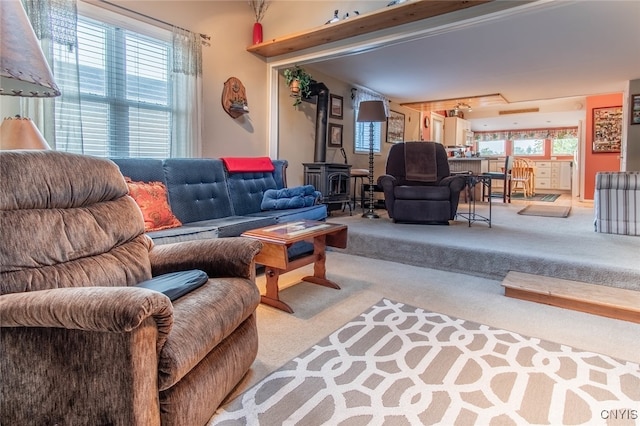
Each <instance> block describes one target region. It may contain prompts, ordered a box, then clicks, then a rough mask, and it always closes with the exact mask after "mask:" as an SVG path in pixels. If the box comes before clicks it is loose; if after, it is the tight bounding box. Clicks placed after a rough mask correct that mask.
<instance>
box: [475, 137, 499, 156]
mask: <svg viewBox="0 0 640 426" xmlns="http://www.w3.org/2000/svg"><path fill="white" fill-rule="evenodd" d="M504 142H505V141H504V140H496V141H478V142H476V144H477V150H478V152H479V153H480V156H481V157H496V156H501V155H505V153H506V150H505V143H504Z"/></svg>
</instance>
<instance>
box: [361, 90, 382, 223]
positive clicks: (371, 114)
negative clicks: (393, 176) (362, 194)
mask: <svg viewBox="0 0 640 426" xmlns="http://www.w3.org/2000/svg"><path fill="white" fill-rule="evenodd" d="M386 119H387V114H386V112H385V108H384V103H383V102H382V101H362V102H360V106H359V108H358V118H357V119H356V121H357V122H358V123H366V122H368V123H369V210H367V211H366V212H365V213H364V214H363V215H362V217H366V218H368V219H377V218H379V217H380V216H378V215H377V214H376V212H374V211H373V187H374V184H373V128H374V126H373V123H380V122H383V121H385V120H386Z"/></svg>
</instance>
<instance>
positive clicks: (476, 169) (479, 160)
mask: <svg viewBox="0 0 640 426" xmlns="http://www.w3.org/2000/svg"><path fill="white" fill-rule="evenodd" d="M449 170H450V171H451V172H471V173H473V174H480V173H486V172H488V171H489V160H488V159H487V158H483V157H449Z"/></svg>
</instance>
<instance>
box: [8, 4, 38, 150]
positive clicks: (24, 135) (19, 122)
mask: <svg viewBox="0 0 640 426" xmlns="http://www.w3.org/2000/svg"><path fill="white" fill-rule="evenodd" d="M3 1H4V0H0V2H3ZM0 149H2V150H6V149H50V148H49V144H47V141H45V140H44V138H43V137H42V134H41V133H40V131H39V130H38V128H37V127H36V125H35V124H33V121H31V119H29V118H22V117H15V118H5V119H4V121H3V122H2V126H0Z"/></svg>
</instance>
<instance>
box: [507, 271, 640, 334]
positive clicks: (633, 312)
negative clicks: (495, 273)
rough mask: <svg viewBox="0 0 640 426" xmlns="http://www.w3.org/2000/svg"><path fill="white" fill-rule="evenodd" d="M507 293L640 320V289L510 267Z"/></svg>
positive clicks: (532, 299) (531, 299) (523, 298)
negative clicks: (600, 283) (629, 288)
mask: <svg viewBox="0 0 640 426" xmlns="http://www.w3.org/2000/svg"><path fill="white" fill-rule="evenodd" d="M502 286H503V287H504V288H505V292H504V294H505V296H508V297H513V298H516V299H521V300H528V301H531V302H538V303H543V304H546V305H551V306H557V307H559V308H565V309H572V310H575V311H580V312H586V313H590V314H594V315H600V316H604V317H608V318H615V319H620V320H624V321H630V322H635V323H640V292H638V291H634V290H626V289H622V288H617V287H609V286H605V285H598V284H589V283H583V282H579V281H571V280H565V279H561V278H553V277H546V276H542V275H532V274H526V273H523V272H515V271H510V272H509V273H508V274H507V276H506V277H505V278H504V280H503V281H502Z"/></svg>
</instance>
